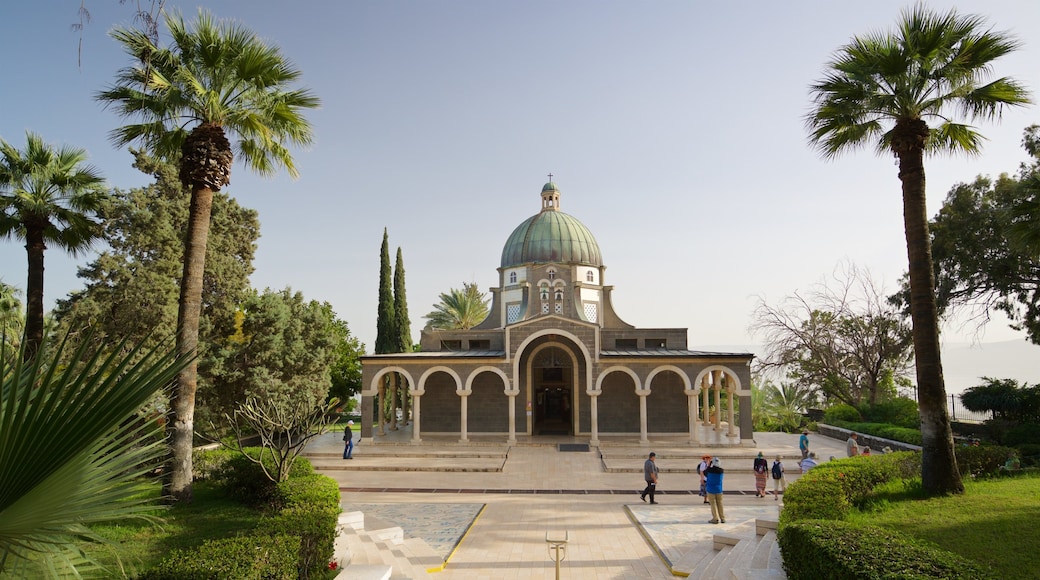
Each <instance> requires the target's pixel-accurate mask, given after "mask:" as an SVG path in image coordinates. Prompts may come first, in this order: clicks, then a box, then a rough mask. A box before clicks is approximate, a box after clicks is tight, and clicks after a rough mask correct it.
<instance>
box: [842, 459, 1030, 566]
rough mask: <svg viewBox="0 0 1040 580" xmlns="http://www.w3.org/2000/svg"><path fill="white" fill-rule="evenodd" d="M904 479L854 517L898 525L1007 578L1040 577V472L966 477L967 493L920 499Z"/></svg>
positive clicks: (885, 489)
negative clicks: (1039, 524) (1039, 550)
mask: <svg viewBox="0 0 1040 580" xmlns="http://www.w3.org/2000/svg"><path fill="white" fill-rule="evenodd" d="M906 487H907V486H906V484H904V483H903V482H894V483H893V484H889V485H888V486H886V487H883V488H881V489H879V490H878V491H879V492H880V493H879V495H878V499H877V501H875V502H873V503H872V504H871V506H870V507H869V508H867V509H865V511H863V512H859V513H856V514H854V515H853V517H851V518H850V519H851V520H852V521H854V522H857V523H865V524H872V525H876V526H879V527H882V528H886V529H890V530H895V531H898V532H901V533H904V534H907V535H909V536H913V537H915V538H920V539H923V540H926V541H928V542H931V543H932V544H935V545H937V546H939V547H940V548H943V549H944V550H948V551H950V552H954V553H956V554H960V555H961V556H964V557H966V558H969V559H971V560H975V561H977V562H981V563H983V564H985V565H987V566H989V567H991V568H993V569H994V570H996V572H997V575H998V576H999V577H1001V578H1003V579H1004V580H1011V579H1014V578H1037V577H1040V572H1038V571H1037V563H1036V555H1037V548H1038V547H1040V537H1038V536H1037V532H1038V530H1037V522H1040V474H1036V473H1032V474H1022V475H1020V476H1015V477H1001V478H995V479H987V480H981V481H970V480H969V481H966V482H965V493H964V495H961V496H951V497H943V498H933V499H919V498H916V497H915V496H916V492H915V491H912V490H907V489H906Z"/></svg>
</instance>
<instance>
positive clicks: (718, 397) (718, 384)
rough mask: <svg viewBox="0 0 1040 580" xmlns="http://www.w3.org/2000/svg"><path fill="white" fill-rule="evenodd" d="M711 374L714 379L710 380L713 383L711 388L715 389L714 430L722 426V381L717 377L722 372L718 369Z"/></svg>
mask: <svg viewBox="0 0 1040 580" xmlns="http://www.w3.org/2000/svg"><path fill="white" fill-rule="evenodd" d="M711 374H712V375H713V377H712V378H714V379H715V380H714V381H712V382H714V383H715V384H714V385H712V390H713V391H715V422H714V425H715V430H716V431H718V430H719V429H721V428H722V381H721V380H720V378H719V375H721V374H722V373H720V372H719V371H712V373H711Z"/></svg>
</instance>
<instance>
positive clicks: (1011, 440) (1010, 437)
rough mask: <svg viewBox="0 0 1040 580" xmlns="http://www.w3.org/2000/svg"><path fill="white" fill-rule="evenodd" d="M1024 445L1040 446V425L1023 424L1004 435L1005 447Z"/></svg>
mask: <svg viewBox="0 0 1040 580" xmlns="http://www.w3.org/2000/svg"><path fill="white" fill-rule="evenodd" d="M1024 443H1032V444H1040V424H1037V423H1021V424H1019V425H1015V426H1014V427H1011V428H1010V429H1008V430H1007V433H1005V434H1004V445H1007V446H1008V447H1018V446H1019V445H1022V444H1024Z"/></svg>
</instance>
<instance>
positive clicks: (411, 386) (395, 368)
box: [361, 366, 422, 397]
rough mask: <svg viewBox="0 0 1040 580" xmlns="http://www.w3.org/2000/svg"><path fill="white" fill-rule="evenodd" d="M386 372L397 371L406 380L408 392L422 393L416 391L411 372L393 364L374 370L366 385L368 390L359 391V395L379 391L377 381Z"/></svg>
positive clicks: (363, 395) (366, 395)
mask: <svg viewBox="0 0 1040 580" xmlns="http://www.w3.org/2000/svg"><path fill="white" fill-rule="evenodd" d="M387 373H398V374H400V375H402V376H404V378H405V379H406V380H407V381H408V385H409V391H408V393H409V394H411V395H421V394H422V393H420V392H418V390H417V388H416V384H415V379H413V378H412V375H411V373H409V372H408V371H406V370H405V369H404V367H398V366H393V367H385V368H381V369H379V370H378V371H377V372H376V374H375V376H373V377H372V381H371V382H370V383H369V385H368V390H367V391H362V392H361V396H362V397H371V396H375V395H377V394H378V393H379V381H380V379H382V378H383V377H384V376H386V375H387Z"/></svg>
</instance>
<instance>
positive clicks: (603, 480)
mask: <svg viewBox="0 0 1040 580" xmlns="http://www.w3.org/2000/svg"><path fill="white" fill-rule="evenodd" d="M408 438H409V433H408V432H407V429H402V430H401V431H398V432H395V433H388V435H387V436H386V437H385V438H382V439H381V440H380V441H379V442H378V443H376V444H373V443H372V441H371V440H370V439H366V440H365V441H363V442H362V444H361V445H359V446H357V447H356V448H355V449H354V459H352V460H350V461H346V460H343V459H341V458H340V456H341V453H342V442H341V441H340V440H339V437H338V434H336V433H330V434H326V435H324V436H322V437H321V438H318V439H316V440H314V441H312V442H311V444H310V445H309V447H308V451H307V455H308V457H309V458H310V459H311V461H312V462H313V463H314V465H315V467H316V468H317V469H319V470H321V471H322V472H323V473H325V474H326V475H328V476H329V477H332V478H333V479H335V480H336V481H337V482H339V484H340V489H341V493H342V497H343V500H342V501H343V506H344V508H345V509H348V510H360V511H363V512H366V514H368V513H371V515H373V516H374V517H377V518H379V519H380V520H383V521H385V522H389V523H392V524H395V525H399V526H401V527H402V529H404V530H405V533H406V534H407V535H409V536H414V537H421V538H423V539H425V540H426V541H427V543H428V544H430V546H431V547H433V548H434V549H435V550H436V551H438V553H442V554H446V556H445V558H446V564H445V566H444V568H443V570H442V571H440V572H437V573H435V574H434V576H435V577H436V578H442V579H444V580H455V579H471V578H489V577H494V578H496V579H502V580H507V579H509V580H511V579H514V578H515V579H527V578H547V577H553V574H554V573H555V564H554V562H553V561H552V560H551V558H550V556H549V550H548V545H547V543H546V537H547V534H548V535H554V536H555V535H562V534H564V533H566V534H567V536H568V544H567V550H566V559H565V560H564V561H563V563H562V564H561V578H573V579H583V578H588V579H593V578H595V579H600V578H616V579H623V578H673V577H674V576H673V574H672V572H671V569H670V567H671V565H672V564H674V562H675V561H676V560H677V559H678V557H679V556H681V555H682V554H683V553H684V552H685V551H688V550H689V549H691V546H693V545H695V544H699V543H701V542H707V541H709V540H710V538H711V536H712V534H714V533H715V532H731V533H735V532H739V531H742V530H746V529H748V525H749V522H753V520H754V519H755V518H767V519H775V518H776V517H777V515H778V513H779V509H780V507H781V506H782V505H783V501H782V499H783V498H782V496H781V498H780V501H775V500H774V499H773V497H772V496H770V497H767V498H764V499H763V498H756V497H755V495H754V476H753V475H752V472H751V463H752V458H753V456H754V454H756V453H757V452H758V451H762V452H763V453H764V454H765V456H766V457H767V458H770V459H772V457H773V456H775V455H776V454H781V455H783V456H784V457H785V458H786V461H785V465H786V468H787V481H788V483H790V482H792V481H794V480H796V479H797V478H798V468H797V466H796V465H795V463H796V460H797V458H798V457H800V456H799V453H798V450H797V442H798V436H797V435H793V434H783V433H757V434H756V436H755V440H756V444H757V446H756V447H754V448H732V447H727V448H704V449H697V448H691V447H689V446H688V444H686V443H685V442H683V441H681V440H679V439H674V440H673V439H668V438H661V439H659V440H652V441H651V445H650V446H628V447H625V446H606V447H603V448H602V449H597V448H596V447H593V448H591V450H590V451H588V452H561V451H559V450H558V444H559V443H567V442H571V443H574V442H583V441H581V440H580V439H577V438H558V439H560V441H555V439H545V438H538V439H533V440H528V441H520V442H518V443H517V444H516V445H514V446H508V445H506V444H505V443H504V442H501V441H497V442H496V441H494V440H488V441H473V442H470V443H469V444H459V443H457V442H451V441H436V440H431V438H430V437H428V436H424V441H423V442H422V443H421V444H419V445H414V444H409V443H408ZM810 443H811V447H812V449H813V450H814V451H815V452H816V453H817V455H818V456H819V457H820V458H821V459H822V460H824V461H825V460H826V459H827V458H828V457H830V456H832V455H833V456H843V455H844V443H843V442H840V441H835V440H831V439H827V438H825V437H820V436H815V435H814V436H810ZM607 445H609V444H607ZM648 450H654V451H655V452H656V453H657V463H658V466H659V467H660V468H661V471H662V473H661V477H660V482H659V489H660V491H659V492H658V502H659V505H649V504H646V503H643V502H641V501H640V500H639V495H638V492H639V491H640V490H641V489H642V487H643V486H644V485H645V484H644V483H643V481H642V462H643V459H645V457H646V454H647V453H648V452H649V451H648ZM601 451H602V453H601ZM703 453H710V454H716V455H718V456H720V457H723V459H722V466H723V468H724V469H726V470H727V473H726V477H725V483H724V486H725V489H726V494H725V507H726V509H727V514H726V516H727V518H726V519H727V523H726V524H715V525H713V524H710V523H708V520H709V519H710V517H711V516H710V512H709V510H708V506H707V505H704V504H703V503H702V500H701V498H700V497H699V496H697V495H696V487H697V483H696V481H697V478H696V475H694V474H693V473H692V469H691V468H692V466H693V463H694V458H697V457H700V455H701V454H703ZM608 457H609V460H608V459H607V458H608ZM626 457H628V458H629V459H628V460H626ZM608 463H609V464H610V467H608ZM626 464H629V465H630V467H627V468H626V467H625V465H626ZM449 470H450V471H449ZM768 489H770V490H771V489H772V486H771V485H770V487H769V488H768Z"/></svg>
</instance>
